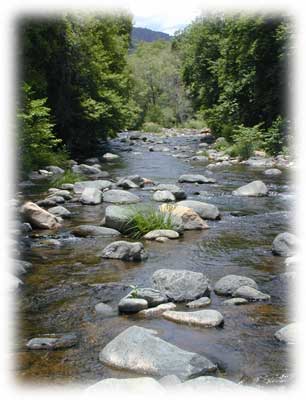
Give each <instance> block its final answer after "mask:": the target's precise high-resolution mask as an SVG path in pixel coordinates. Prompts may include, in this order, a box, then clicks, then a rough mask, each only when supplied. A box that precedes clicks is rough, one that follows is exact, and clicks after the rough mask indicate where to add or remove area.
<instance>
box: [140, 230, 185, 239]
mask: <svg viewBox="0 0 306 400" xmlns="http://www.w3.org/2000/svg"><path fill="white" fill-rule="evenodd" d="M179 236H180V235H179V234H178V233H177V232H176V231H173V230H171V229H156V230H154V231H150V232H148V233H147V234H146V235H144V237H143V238H144V239H146V240H155V239H157V238H159V237H165V238H168V239H177V238H179Z"/></svg>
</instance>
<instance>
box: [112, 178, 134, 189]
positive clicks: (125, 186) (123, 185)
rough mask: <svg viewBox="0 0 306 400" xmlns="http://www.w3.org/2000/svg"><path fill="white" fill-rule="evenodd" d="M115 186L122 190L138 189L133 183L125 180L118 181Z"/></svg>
mask: <svg viewBox="0 0 306 400" xmlns="http://www.w3.org/2000/svg"><path fill="white" fill-rule="evenodd" d="M117 186H119V187H121V188H123V189H136V188H138V187H139V186H138V185H137V184H136V183H135V182H133V181H131V180H130V179H127V178H121V179H119V181H118V182H117Z"/></svg>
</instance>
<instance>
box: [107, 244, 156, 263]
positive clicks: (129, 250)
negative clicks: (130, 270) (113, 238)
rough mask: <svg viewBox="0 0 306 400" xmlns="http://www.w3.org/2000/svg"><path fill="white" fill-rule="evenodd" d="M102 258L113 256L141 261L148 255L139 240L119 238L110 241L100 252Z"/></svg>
mask: <svg viewBox="0 0 306 400" xmlns="http://www.w3.org/2000/svg"><path fill="white" fill-rule="evenodd" d="M101 257H102V258H115V259H119V260H125V261H142V260H145V259H146V258H147V257H148V256H147V253H146V251H145V249H144V247H143V244H142V243H141V242H134V243H132V242H125V241H123V240H119V241H117V242H113V243H110V244H109V245H108V246H106V247H105V249H104V250H103V251H102V253H101Z"/></svg>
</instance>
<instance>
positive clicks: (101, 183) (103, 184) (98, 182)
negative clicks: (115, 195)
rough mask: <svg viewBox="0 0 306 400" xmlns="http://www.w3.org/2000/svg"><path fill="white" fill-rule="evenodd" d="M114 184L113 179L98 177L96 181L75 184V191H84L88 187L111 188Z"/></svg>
mask: <svg viewBox="0 0 306 400" xmlns="http://www.w3.org/2000/svg"><path fill="white" fill-rule="evenodd" d="M113 186H114V183H113V182H111V181H107V180H103V179H98V180H96V181H80V182H76V183H75V184H74V185H73V191H74V193H83V191H84V190H85V189H86V188H94V189H98V190H104V189H110V188H112V187H113Z"/></svg>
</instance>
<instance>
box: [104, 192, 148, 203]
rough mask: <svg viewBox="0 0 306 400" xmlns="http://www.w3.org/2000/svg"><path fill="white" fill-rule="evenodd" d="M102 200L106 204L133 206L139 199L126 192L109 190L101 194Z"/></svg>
mask: <svg viewBox="0 0 306 400" xmlns="http://www.w3.org/2000/svg"><path fill="white" fill-rule="evenodd" d="M103 200H104V201H105V202H107V203H118V204H134V203H138V202H139V201H140V198H139V197H138V196H136V194H133V193H130V192H127V191H126V190H116V189H111V190H108V191H107V192H104V193H103Z"/></svg>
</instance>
